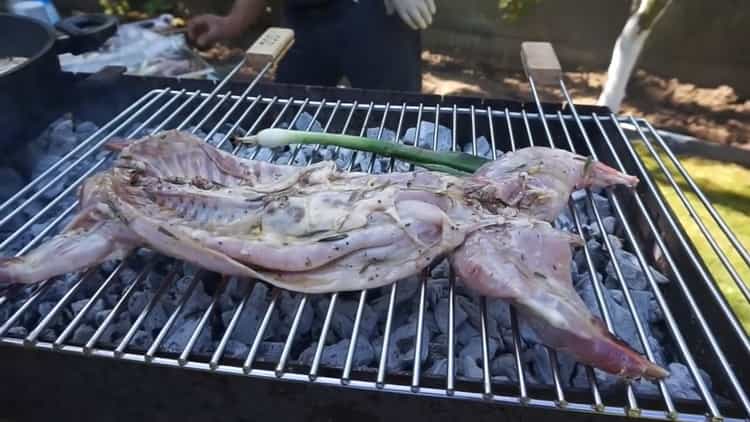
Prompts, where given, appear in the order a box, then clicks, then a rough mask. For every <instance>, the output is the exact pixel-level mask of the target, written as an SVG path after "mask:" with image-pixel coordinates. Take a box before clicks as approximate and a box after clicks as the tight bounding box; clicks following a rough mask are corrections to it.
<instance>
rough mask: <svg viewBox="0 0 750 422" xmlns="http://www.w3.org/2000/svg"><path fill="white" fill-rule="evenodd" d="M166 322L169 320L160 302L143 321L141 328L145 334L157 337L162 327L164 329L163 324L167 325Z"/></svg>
mask: <svg viewBox="0 0 750 422" xmlns="http://www.w3.org/2000/svg"><path fill="white" fill-rule="evenodd" d="M183 315H185V314H183ZM167 320H169V314H167V311H166V310H165V309H164V305H163V304H162V303H161V302H157V303H155V304H154V307H153V308H151V312H149V314H148V316H147V317H146V319H145V320H144V321H143V327H142V328H143V330H144V331H146V332H147V333H150V334H153V335H157V334H158V333H159V331H161V329H162V327H164V324H166V323H167Z"/></svg>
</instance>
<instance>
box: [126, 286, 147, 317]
mask: <svg viewBox="0 0 750 422" xmlns="http://www.w3.org/2000/svg"><path fill="white" fill-rule="evenodd" d="M150 299H151V294H150V293H148V292H133V294H132V295H130V297H129V298H128V312H129V313H130V315H132V317H133V318H137V317H138V315H140V313H141V312H142V311H143V310H144V309H145V308H146V305H147V304H148V301H149V300H150Z"/></svg>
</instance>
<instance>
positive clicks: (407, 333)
mask: <svg viewBox="0 0 750 422" xmlns="http://www.w3.org/2000/svg"><path fill="white" fill-rule="evenodd" d="M416 337H417V324H416V323H415V322H411V323H408V324H406V325H402V326H401V327H399V328H397V329H396V330H395V331H394V332H393V333H392V334H391V344H390V345H389V346H388V349H389V352H390V351H391V350H393V351H394V352H395V351H397V352H398V360H399V365H400V367H401V368H404V367H406V365H411V364H413V362H414V352H415V348H416ZM429 342H430V335H429V332H428V330H422V349H421V353H420V360H421V361H422V362H424V361H425V360H426V359H427V353H428V352H429Z"/></svg>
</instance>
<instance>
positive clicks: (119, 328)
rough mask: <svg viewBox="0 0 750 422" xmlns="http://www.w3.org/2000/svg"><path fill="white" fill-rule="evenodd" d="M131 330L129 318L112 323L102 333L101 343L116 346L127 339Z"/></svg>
mask: <svg viewBox="0 0 750 422" xmlns="http://www.w3.org/2000/svg"><path fill="white" fill-rule="evenodd" d="M129 329H130V321H129V320H128V319H127V318H119V319H118V320H117V321H111V322H110V323H109V325H107V326H106V327H105V328H104V331H102V335H101V336H100V337H99V342H100V343H102V344H105V345H108V346H112V345H115V344H116V343H118V342H120V341H121V340H122V339H123V338H124V337H125V334H127V332H128V330H129Z"/></svg>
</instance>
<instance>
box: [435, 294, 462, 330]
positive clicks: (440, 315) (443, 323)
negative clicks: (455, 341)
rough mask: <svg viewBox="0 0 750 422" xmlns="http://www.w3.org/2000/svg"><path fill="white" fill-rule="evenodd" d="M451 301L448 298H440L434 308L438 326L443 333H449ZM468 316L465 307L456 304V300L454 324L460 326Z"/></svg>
mask: <svg viewBox="0 0 750 422" xmlns="http://www.w3.org/2000/svg"><path fill="white" fill-rule="evenodd" d="M449 305H450V304H449V303H448V298H444V299H440V300H439V301H438V302H437V305H436V306H435V309H434V311H433V312H434V314H435V322H436V323H437V328H438V330H440V332H441V333H444V334H447V333H448V324H449V323H450V320H449V312H448V311H449ZM467 318H468V316H467V315H466V311H464V309H463V307H461V306H456V304H455V302H454V306H453V326H454V327H459V326H461V324H463V323H464V322H465V321H466V319H467Z"/></svg>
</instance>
